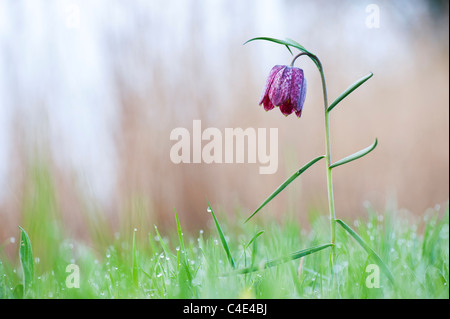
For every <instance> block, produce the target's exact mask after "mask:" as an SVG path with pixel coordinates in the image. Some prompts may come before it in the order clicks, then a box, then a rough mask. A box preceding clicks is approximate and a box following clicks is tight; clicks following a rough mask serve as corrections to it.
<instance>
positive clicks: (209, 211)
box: [206, 206, 211, 214]
mask: <svg viewBox="0 0 450 319" xmlns="http://www.w3.org/2000/svg"><path fill="white" fill-rule="evenodd" d="M206 212H207V213H210V214H211V208H209V206H208V208H207V209H206Z"/></svg>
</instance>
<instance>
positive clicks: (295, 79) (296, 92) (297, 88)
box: [290, 68, 304, 111]
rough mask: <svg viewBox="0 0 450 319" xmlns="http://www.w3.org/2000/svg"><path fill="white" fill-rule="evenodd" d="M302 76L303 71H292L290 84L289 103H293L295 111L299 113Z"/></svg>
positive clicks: (294, 69) (295, 69) (296, 69)
mask: <svg viewBox="0 0 450 319" xmlns="http://www.w3.org/2000/svg"><path fill="white" fill-rule="evenodd" d="M303 82H304V76H303V70H302V69H299V68H293V69H292V83H291V96H290V98H291V101H292V103H294V108H295V111H299V110H300V109H301V107H302V105H303V104H302V105H300V103H299V102H300V100H301V95H302V88H303Z"/></svg>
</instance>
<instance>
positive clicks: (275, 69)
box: [258, 65, 286, 111]
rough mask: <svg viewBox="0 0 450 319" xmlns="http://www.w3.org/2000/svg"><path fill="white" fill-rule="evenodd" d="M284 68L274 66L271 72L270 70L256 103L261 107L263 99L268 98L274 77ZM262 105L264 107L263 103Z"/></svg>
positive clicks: (282, 66)
mask: <svg viewBox="0 0 450 319" xmlns="http://www.w3.org/2000/svg"><path fill="white" fill-rule="evenodd" d="M285 67H286V66H284V65H275V66H274V67H273V68H272V70H270V73H269V76H268V77H267V81H266V84H265V86H264V89H263V91H262V94H261V98H260V99H259V103H258V104H259V105H261V104H262V103H263V102H264V99H265V98H266V97H268V94H269V90H270V86H271V85H272V83H273V80H274V78H275V76H276V75H277V73H278V72H279V71H280V70H281V69H283V68H285ZM264 105H266V103H264ZM272 109H273V106H272ZM266 111H267V109H266Z"/></svg>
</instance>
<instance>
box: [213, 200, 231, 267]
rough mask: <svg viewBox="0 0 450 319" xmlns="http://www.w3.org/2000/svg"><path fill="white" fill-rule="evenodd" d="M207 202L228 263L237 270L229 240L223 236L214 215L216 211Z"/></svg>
mask: <svg viewBox="0 0 450 319" xmlns="http://www.w3.org/2000/svg"><path fill="white" fill-rule="evenodd" d="M206 201H207V202H208V210H209V212H210V213H211V214H212V216H213V218H214V223H215V224H216V228H217V232H218V233H219V237H220V241H221V242H222V246H223V248H224V249H225V252H226V254H227V257H228V261H229V262H230V265H231V267H233V268H236V265H235V263H234V259H233V256H232V255H231V251H230V248H229V247H228V243H227V240H226V239H225V235H224V234H223V231H222V228H221V227H220V224H219V221H218V220H217V218H216V215H215V214H214V211H213V209H212V208H211V204H210V203H209V201H208V200H206Z"/></svg>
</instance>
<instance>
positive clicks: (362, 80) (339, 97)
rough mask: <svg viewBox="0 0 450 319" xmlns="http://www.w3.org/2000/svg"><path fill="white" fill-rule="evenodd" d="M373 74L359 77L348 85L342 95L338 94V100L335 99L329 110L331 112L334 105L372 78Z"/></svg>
mask: <svg viewBox="0 0 450 319" xmlns="http://www.w3.org/2000/svg"><path fill="white" fill-rule="evenodd" d="M372 76H373V73H372V72H370V73H369V74H367V75H366V76H364V77H362V78H361V79H359V80H358V81H356V82H355V83H353V84H352V85H350V86H349V87H348V89H347V90H345V91H344V92H343V93H342V94H341V95H339V96H338V98H337V99H336V100H334V102H333V103H331V104H330V106H329V107H328V109H327V112H330V111H331V110H332V109H334V107H335V106H336V105H338V104H339V102H341V101H342V100H343V99H345V98H346V97H347V95H349V94H350V93H352V92H353V91H354V90H356V89H357V88H359V87H360V86H361V85H362V84H363V83H364V82H366V81H367V80H368V79H370V78H371V77H372Z"/></svg>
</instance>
